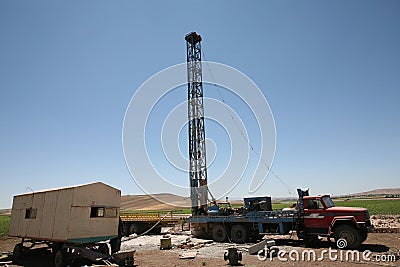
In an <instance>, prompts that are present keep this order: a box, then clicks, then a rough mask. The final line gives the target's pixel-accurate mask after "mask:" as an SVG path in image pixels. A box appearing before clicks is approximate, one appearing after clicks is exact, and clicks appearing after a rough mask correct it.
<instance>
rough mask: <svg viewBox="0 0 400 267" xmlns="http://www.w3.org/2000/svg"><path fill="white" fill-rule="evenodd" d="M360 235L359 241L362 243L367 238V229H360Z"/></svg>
mask: <svg viewBox="0 0 400 267" xmlns="http://www.w3.org/2000/svg"><path fill="white" fill-rule="evenodd" d="M360 237H361V240H360V243H362V242H364V241H365V240H367V238H368V231H367V229H361V230H360Z"/></svg>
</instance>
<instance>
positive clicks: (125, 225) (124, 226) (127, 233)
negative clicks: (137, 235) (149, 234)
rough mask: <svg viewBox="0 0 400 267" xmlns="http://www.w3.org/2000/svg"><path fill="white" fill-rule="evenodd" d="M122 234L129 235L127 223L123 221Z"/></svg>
mask: <svg viewBox="0 0 400 267" xmlns="http://www.w3.org/2000/svg"><path fill="white" fill-rule="evenodd" d="M122 234H123V235H124V236H128V235H129V225H128V224H126V223H124V224H123V225H122Z"/></svg>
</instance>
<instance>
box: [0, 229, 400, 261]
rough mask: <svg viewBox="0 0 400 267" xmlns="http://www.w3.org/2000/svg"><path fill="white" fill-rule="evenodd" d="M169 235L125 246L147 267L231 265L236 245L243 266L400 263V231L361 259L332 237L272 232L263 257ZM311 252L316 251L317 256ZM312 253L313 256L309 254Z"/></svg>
mask: <svg viewBox="0 0 400 267" xmlns="http://www.w3.org/2000/svg"><path fill="white" fill-rule="evenodd" d="M169 236H170V237H171V242H172V249H170V250H160V238H162V237H163V236H162V235H153V236H141V237H137V238H132V237H131V239H129V238H125V240H124V242H123V245H122V249H123V250H131V249H134V250H136V254H135V265H136V266H146V267H147V266H191V267H193V266H229V264H228V262H227V261H224V251H225V250H226V249H227V248H228V247H232V246H236V247H237V248H238V250H239V251H242V253H243V260H242V261H241V264H242V265H240V266H287V265H290V266H294V265H296V266H309V265H315V266H327V265H329V266H343V265H346V266H360V264H363V265H364V264H365V265H369V266H400V233H372V234H370V235H369V236H368V239H367V240H366V241H365V242H364V243H363V245H362V246H361V248H360V249H359V250H358V251H354V253H358V257H359V259H357V255H356V254H352V253H353V251H348V250H337V249H336V247H335V244H334V243H333V241H332V242H328V241H327V240H326V239H325V240H322V241H321V243H320V244H319V246H318V247H315V248H309V247H304V244H303V243H302V242H301V241H298V240H296V238H294V237H292V238H290V236H269V237H268V238H271V237H273V238H274V239H275V241H276V245H277V246H278V248H279V249H280V251H281V252H280V253H281V255H280V256H279V257H273V258H266V259H265V258H264V259H263V258H262V256H261V258H259V257H258V256H257V255H248V253H247V249H248V247H249V246H250V245H252V244H242V245H235V244H230V243H214V242H210V243H209V242H208V241H204V240H201V239H196V238H192V237H190V236H189V235H187V234H179V235H175V234H170V235H169ZM18 242H19V240H18V239H12V238H5V239H2V240H0V251H3V252H11V251H12V249H13V247H14V245H15V244H16V243H18ZM311 250H312V251H313V252H311ZM368 251H370V252H368ZM188 252H194V253H195V254H196V256H195V258H194V259H180V256H181V255H183V254H185V253H188ZM311 253H315V257H314V256H313V254H311ZM363 253H364V254H363ZM309 254H310V258H308V255H309ZM297 255H298V257H297ZM321 255H322V256H321ZM363 255H364V258H363ZM321 259H322V260H321ZM0 261H2V260H0ZM51 261H52V260H51V254H50V252H49V251H46V250H43V249H37V250H32V251H31V252H30V253H29V255H27V257H26V263H25V264H24V266H28V267H31V266H32V267H39V266H40V267H46V266H52V264H51ZM86 264H88V263H87V262H85V263H84V262H81V263H79V264H77V265H76V266H83V265H86ZM0 265H1V264H0ZM3 265H4V264H3ZM9 266H10V265H9Z"/></svg>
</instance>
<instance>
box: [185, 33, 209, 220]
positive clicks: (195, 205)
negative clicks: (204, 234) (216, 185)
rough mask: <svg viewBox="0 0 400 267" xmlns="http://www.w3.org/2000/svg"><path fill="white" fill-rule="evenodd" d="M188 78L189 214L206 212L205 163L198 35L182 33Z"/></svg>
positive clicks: (199, 39) (199, 42)
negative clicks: (184, 34) (190, 209)
mask: <svg viewBox="0 0 400 267" xmlns="http://www.w3.org/2000/svg"><path fill="white" fill-rule="evenodd" d="M185 40H186V52H187V53H186V64H187V77H188V121H189V127H188V128H189V161H190V167H189V179H190V198H191V203H192V215H206V214H207V200H208V187H207V162H206V140H205V129H204V106H203V83H202V66H201V36H200V35H198V34H197V33H196V32H191V33H189V34H187V35H186V36H185Z"/></svg>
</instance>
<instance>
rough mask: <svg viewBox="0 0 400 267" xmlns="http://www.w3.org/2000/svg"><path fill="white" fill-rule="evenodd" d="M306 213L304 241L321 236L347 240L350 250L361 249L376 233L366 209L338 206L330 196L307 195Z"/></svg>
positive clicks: (304, 215)
mask: <svg viewBox="0 0 400 267" xmlns="http://www.w3.org/2000/svg"><path fill="white" fill-rule="evenodd" d="M303 207H304V210H303V212H302V215H303V218H304V224H303V226H304V233H305V234H304V239H306V240H308V241H315V240H316V239H317V238H318V236H327V237H334V238H335V240H336V241H337V240H339V239H345V240H346V243H347V246H346V247H348V248H357V247H358V246H359V245H360V244H361V243H362V242H363V241H365V240H366V239H367V236H368V232H371V231H372V230H373V226H372V224H371V221H370V218H369V212H368V210H367V209H365V208H353V207H336V206H335V204H334V202H333V201H332V199H331V198H330V196H329V195H322V196H304V197H303Z"/></svg>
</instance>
